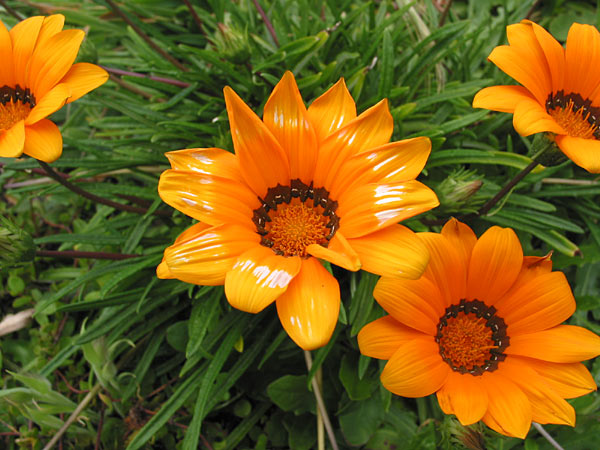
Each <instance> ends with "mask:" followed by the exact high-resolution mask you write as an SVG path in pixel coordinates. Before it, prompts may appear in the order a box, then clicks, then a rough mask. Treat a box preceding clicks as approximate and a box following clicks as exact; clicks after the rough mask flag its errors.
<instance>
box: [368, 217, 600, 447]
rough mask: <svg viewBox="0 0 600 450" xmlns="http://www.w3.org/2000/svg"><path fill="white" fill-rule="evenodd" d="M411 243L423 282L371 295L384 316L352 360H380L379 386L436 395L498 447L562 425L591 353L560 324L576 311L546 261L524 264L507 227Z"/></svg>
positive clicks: (587, 386) (597, 340) (456, 227)
mask: <svg viewBox="0 0 600 450" xmlns="http://www.w3.org/2000/svg"><path fill="white" fill-rule="evenodd" d="M419 236H420V237H421V238H422V240H423V242H424V243H425V245H426V246H427V248H428V249H429V252H430V254H431V259H430V262H429V265H428V267H427V269H426V270H425V272H424V274H423V277H421V278H420V279H418V280H400V279H393V278H389V277H383V278H381V279H380V280H379V282H378V283H377V285H376V287H375V291H374V294H373V295H374V296H375V298H376V299H377V302H378V303H379V304H380V305H381V306H382V307H383V308H384V309H385V310H386V311H387V312H388V313H389V316H385V317H382V318H381V319H378V320H376V321H374V322H371V323H370V324H368V325H367V326H365V327H364V328H363V329H362V330H361V331H360V333H359V334H358V344H359V346H360V351H361V352H362V353H363V354H365V355H367V356H371V357H374V358H379V359H385V360H389V361H388V362H387V363H386V365H385V368H384V370H383V373H382V374H381V381H382V383H383V385H384V386H385V387H386V388H387V389H389V390H390V391H392V392H393V393H395V394H398V395H402V396H405V397H422V396H426V395H430V394H433V393H437V398H438V402H439V404H440V406H441V408H442V410H443V411H444V412H445V413H446V414H455V415H456V416H457V418H458V419H459V421H460V422H461V423H462V424H463V425H468V424H472V423H475V422H477V421H478V420H483V421H484V422H485V423H486V424H487V425H488V426H489V427H491V428H493V429H494V430H496V431H498V432H499V433H502V434H505V435H507V436H515V437H520V438H523V437H525V435H526V434H527V431H528V430H529V427H530V425H531V422H532V421H535V422H538V423H542V424H543V423H555V424H566V425H572V426H573V425H574V424H575V411H574V410H573V408H572V407H571V405H569V403H567V402H566V401H565V400H564V399H565V398H573V397H579V396H582V395H585V394H587V393H589V392H591V391H593V390H594V389H596V385H595V384H594V380H593V379H592V376H591V375H590V373H589V372H588V371H587V369H586V368H585V366H584V365H583V364H581V362H580V361H582V360H586V359H589V358H593V357H595V356H597V355H598V354H600V337H598V336H596V335H595V334H594V333H592V332H591V331H588V330H586V329H585V328H581V327H577V326H572V325H561V323H562V322H563V321H565V320H566V319H567V318H569V317H570V316H571V314H573V312H574V311H575V300H574V298H573V295H572V293H571V289H570V287H569V284H568V282H567V280H566V278H565V276H564V275H563V274H562V272H552V262H551V261H550V257H549V256H546V257H534V256H525V257H524V256H523V251H522V249H521V244H520V242H519V240H518V238H517V236H516V234H515V233H514V231H513V230H511V229H510V228H500V227H492V228H490V229H489V230H487V231H486V232H485V233H484V234H483V235H482V236H481V237H480V238H479V239H477V238H476V237H475V234H474V233H473V231H471V229H470V228H469V227H468V226H466V225H464V224H462V223H460V222H458V221H457V220H455V219H451V220H450V221H449V222H448V223H446V225H445V226H444V228H443V230H442V232H441V234H437V233H420V234H419Z"/></svg>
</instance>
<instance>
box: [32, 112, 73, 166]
mask: <svg viewBox="0 0 600 450" xmlns="http://www.w3.org/2000/svg"><path fill="white" fill-rule="evenodd" d="M62 149H63V140H62V135H61V134H60V130H59V129H58V127H57V126H56V125H55V124H54V122H52V121H50V120H48V119H42V120H40V121H39V122H37V123H35V124H33V125H28V126H26V127H25V145H24V147H23V153H25V154H27V155H29V156H31V157H33V158H35V159H39V160H41V161H44V162H47V163H51V162H54V161H56V160H57V159H58V158H59V156H60V155H61V154H62Z"/></svg>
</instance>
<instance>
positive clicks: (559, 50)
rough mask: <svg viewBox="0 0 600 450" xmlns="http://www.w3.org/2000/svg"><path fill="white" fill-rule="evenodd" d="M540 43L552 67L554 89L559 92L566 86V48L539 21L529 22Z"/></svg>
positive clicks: (549, 65)
mask: <svg viewBox="0 0 600 450" xmlns="http://www.w3.org/2000/svg"><path fill="white" fill-rule="evenodd" d="M529 23H530V24H531V26H532V28H533V32H534V34H535V37H536V39H537V41H538V42H539V44H540V47H541V48H542V50H543V52H544V56H545V57H546V61H547V62H548V67H549V68H550V75H551V78H552V91H553V92H558V91H560V90H561V89H562V88H563V87H564V80H565V49H564V48H563V46H562V45H560V43H559V42H558V41H557V40H556V39H554V37H553V36H552V35H551V34H550V33H548V32H547V31H546V30H545V29H544V28H542V27H540V26H539V25H538V24H537V23H534V22H529Z"/></svg>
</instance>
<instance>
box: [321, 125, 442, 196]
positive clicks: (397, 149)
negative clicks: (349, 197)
mask: <svg viewBox="0 0 600 450" xmlns="http://www.w3.org/2000/svg"><path fill="white" fill-rule="evenodd" d="M430 152H431V141H430V140H429V138H427V137H417V138H413V139H406V140H404V141H397V142H390V143H389V144H384V145H382V146H380V147H377V148H374V149H369V150H365V151H363V152H360V153H359V154H357V155H355V156H353V157H351V158H350V159H348V160H347V161H346V162H345V163H344V164H343V165H342V167H341V168H340V172H339V174H338V176H337V177H336V178H335V181H334V184H333V185H332V186H331V191H330V195H331V197H332V198H339V197H340V196H341V195H342V193H343V192H344V191H346V190H348V189H351V188H352V187H354V186H360V185H363V184H367V183H397V182H400V181H409V180H414V179H415V178H417V177H418V176H419V174H420V173H421V171H422V170H423V167H425V163H426V162H427V158H428V157H429V153H430Z"/></svg>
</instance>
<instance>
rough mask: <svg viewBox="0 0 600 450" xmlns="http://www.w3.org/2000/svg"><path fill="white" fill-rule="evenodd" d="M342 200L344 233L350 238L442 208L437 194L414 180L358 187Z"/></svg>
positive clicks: (341, 216) (340, 212) (343, 196)
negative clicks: (439, 206) (437, 207)
mask: <svg viewBox="0 0 600 450" xmlns="http://www.w3.org/2000/svg"><path fill="white" fill-rule="evenodd" d="M338 201H339V207H338V210H337V214H338V216H339V217H340V219H341V220H340V231H341V232H342V233H344V236H347V237H349V238H356V237H361V236H365V235H367V234H370V233H373V232H375V231H377V230H380V229H382V228H385V227H386V226H389V225H391V224H392V223H396V222H400V221H402V220H404V219H408V218H409V217H413V216H416V215H417V214H420V213H422V212H425V211H429V210H430V209H432V208H435V207H436V206H438V205H439V201H438V198H437V196H436V195H435V193H434V192H433V191H432V190H431V189H429V188H428V187H427V186H425V185H424V184H423V183H420V182H418V181H414V180H413V181H405V182H401V183H389V184H376V183H370V184H366V185H362V186H357V187H356V188H355V189H351V190H348V191H346V192H344V193H343V195H342V196H341V197H340V198H339V200H338Z"/></svg>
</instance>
